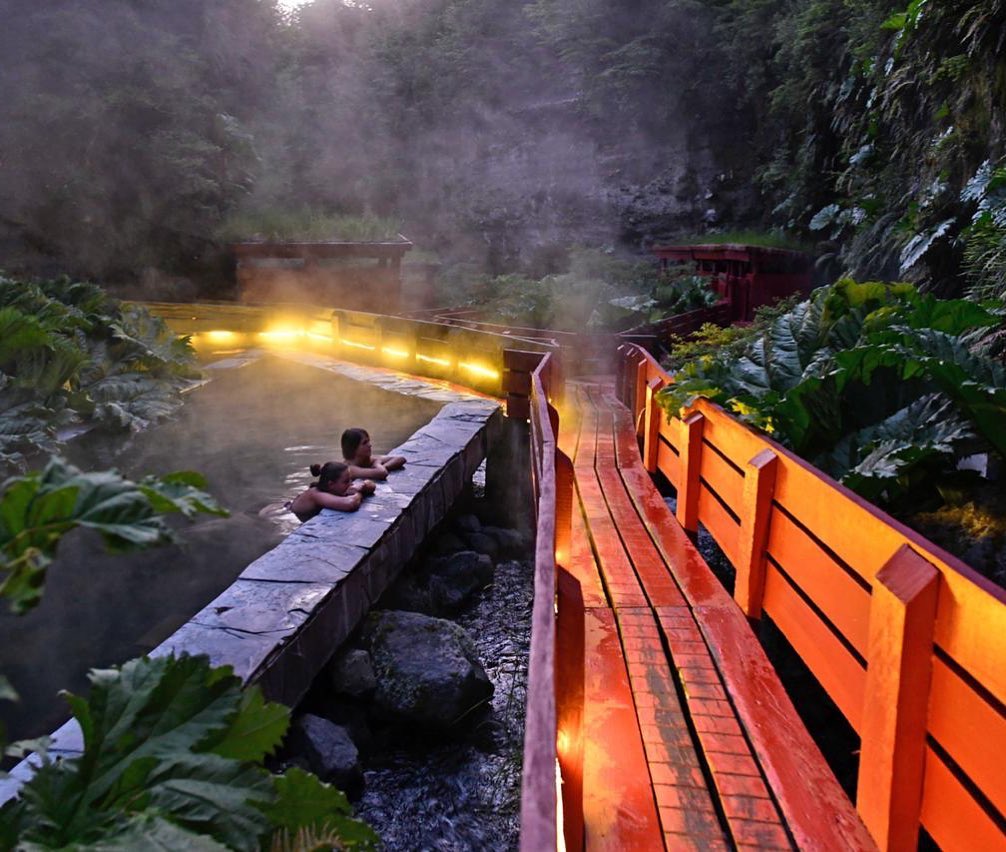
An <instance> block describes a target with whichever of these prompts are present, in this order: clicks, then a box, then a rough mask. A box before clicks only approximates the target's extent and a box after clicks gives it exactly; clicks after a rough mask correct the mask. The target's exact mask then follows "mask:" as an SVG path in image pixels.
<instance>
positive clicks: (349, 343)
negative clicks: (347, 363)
mask: <svg viewBox="0 0 1006 852" xmlns="http://www.w3.org/2000/svg"><path fill="white" fill-rule="evenodd" d="M339 343H341V344H342V345H343V346H352V347H353V348H354V349H366V350H367V351H368V352H373V351H374V350H375V349H377V347H376V346H371V345H370V344H369V343H357V342H356V341H355V340H346V338H345V337H340V338H339Z"/></svg>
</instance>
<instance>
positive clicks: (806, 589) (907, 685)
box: [618, 343, 1006, 849]
mask: <svg viewBox="0 0 1006 852" xmlns="http://www.w3.org/2000/svg"><path fill="white" fill-rule="evenodd" d="M618 375H619V387H620V390H621V398H622V400H623V401H625V402H626V404H627V405H628V406H629V408H630V410H631V412H632V415H633V418H634V419H635V422H638V423H642V424H643V426H644V434H643V437H644V441H645V446H646V450H647V453H646V459H647V461H648V463H651V464H652V466H653V468H654V469H657V470H660V471H661V472H662V473H663V474H664V475H665V476H666V477H667V479H668V480H669V481H670V482H671V484H672V485H674V487H675V488H676V489H677V490H678V497H679V499H678V516H679V519H680V520H681V522H682V524H683V525H684V526H685V527H686V528H695V527H697V525H698V524H702V525H703V526H704V527H705V528H706V529H707V530H708V531H709V532H710V534H711V535H712V536H713V538H714V539H716V541H717V543H718V544H719V546H720V547H721V549H722V550H723V552H724V553H725V555H726V556H727V558H728V559H729V560H730V562H731V563H732V564H733V566H734V567H735V569H736V570H737V579H736V583H735V593H734V594H735V599H736V600H737V602H738V604H739V605H740V606H741V607H742V609H743V610H744V611H745V612H746V613H747V614H748V616H749V617H751V618H758V617H760V615H761V613H762V612H765V613H767V614H768V615H769V616H770V617H771V618H772V620H773V621H774V622H775V624H776V626H778V627H779V629H780V630H781V631H782V632H783V633H784V634H785V635H786V637H787V638H788V640H789V642H790V644H791V645H792V646H793V647H794V649H795V650H796V651H797V652H798V653H799V654H800V656H801V657H802V658H803V660H804V662H805V663H806V664H807V665H808V667H809V668H810V670H811V671H812V672H813V673H814V675H815V677H816V678H817V679H818V681H819V682H820V683H821V685H822V686H823V687H824V688H825V690H826V691H827V692H828V694H829V695H830V696H831V697H832V699H833V700H834V701H835V703H836V705H837V706H838V707H839V709H840V710H841V711H842V712H843V713H844V715H845V716H846V718H847V719H848V720H849V722H850V724H851V725H852V727H853V728H854V729H855V730H856V731H857V733H858V734H859V735H860V736H861V738H862V739H863V743H862V755H863V763H862V766H861V769H860V784H859V789H858V795H857V808H858V810H859V811H860V813H861V815H862V817H863V819H864V822H866V823H867V826H868V827H869V828H870V831H871V833H872V834H873V836H874V838H875V839H876V841H877V842H878V844H879V845H880V846H881V848H902V847H905V848H907V847H908V846H911V847H913V848H914V840H915V838H916V837H917V836H918V830H919V826H920V825H922V826H924V827H925V828H926V830H927V831H928V832H929V834H930V835H931V836H932V837H933V838H934V839H935V840H936V842H937V843H938V844H939V845H940V846H941V847H942V848H944V849H965V848H972V849H973V848H1006V773H1003V771H1002V767H1001V765H1000V761H999V759H998V758H997V757H995V756H996V755H1000V754H1003V753H1006V590H1004V589H1002V588H1001V587H999V586H997V585H995V584H994V583H992V582H991V581H989V580H987V579H986V578H984V577H981V576H980V575H978V574H977V573H976V572H975V571H974V570H973V569H971V568H970V567H968V566H967V565H965V564H964V563H963V562H961V561H960V560H959V559H957V558H955V557H953V556H951V555H950V554H948V553H946V552H945V551H943V550H941V549H940V548H939V547H937V546H936V545H934V544H933V543H932V542H929V541H927V540H926V539H925V538H923V537H922V536H920V535H919V534H918V533H916V532H914V531H913V530H911V529H909V528H907V527H905V526H904V525H903V524H901V523H899V522H898V521H896V520H895V519H893V518H891V517H890V516H888V515H887V514H885V513H884V512H882V511H881V510H880V509H878V508H877V507H876V506H873V505H872V504H870V503H868V502H867V501H865V500H863V499H862V498H861V497H859V496H857V495H856V494H854V493H852V492H851V491H849V489H847V488H845V487H844V486H842V485H840V484H839V483H837V482H835V481H834V480H832V479H830V478H829V477H828V476H826V475H825V474H824V473H822V472H821V471H819V470H817V469H816V468H814V467H813V466H812V465H810V464H808V463H807V462H806V461H804V460H803V459H801V458H799V457H798V456H796V455H794V454H793V453H792V452H790V451H789V450H787V449H786V448H785V447H782V446H781V445H779V444H778V443H776V442H775V441H772V440H771V439H770V438H768V437H766V436H764V435H761V434H759V433H757V432H755V431H754V430H752V429H750V428H749V427H747V426H745V425H744V424H742V423H740V422H739V421H738V420H736V419H735V418H734V417H732V416H731V415H729V414H728V413H727V412H725V411H724V410H723V409H722V408H720V407H719V406H717V405H714V404H713V403H711V402H709V401H708V400H704V399H700V400H697V401H696V403H695V404H694V405H693V406H692V408H691V409H689V410H688V411H686V412H683V417H684V419H681V418H678V417H672V418H670V419H668V418H667V417H666V416H664V415H663V412H655V411H654V410H653V408H654V406H656V405H657V403H656V402H655V394H654V393H653V392H652V390H651V389H652V388H653V387H656V386H658V385H659V384H660V383H663V382H670V381H672V380H673V379H672V377H671V376H670V375H669V374H668V373H667V372H665V371H664V370H663V369H662V368H661V367H660V366H659V364H657V363H656V361H655V360H654V359H653V357H652V356H651V355H650V354H649V353H647V352H646V351H645V350H643V349H642V348H640V347H638V346H636V345H634V344H629V343H627V344H623V345H622V346H621V347H620V348H619V373H618ZM648 466H649V464H648ZM878 762H879V763H878ZM867 764H868V765H867Z"/></svg>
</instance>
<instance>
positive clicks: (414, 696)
mask: <svg viewBox="0 0 1006 852" xmlns="http://www.w3.org/2000/svg"><path fill="white" fill-rule="evenodd" d="M362 642H363V644H364V646H365V647H367V649H368V650H369V651H370V655H371V658H372V659H373V662H374V669H375V671H376V673H377V689H376V690H375V692H374V698H373V702H374V707H375V708H376V709H377V710H378V711H379V712H381V713H383V714H384V715H386V716H389V717H391V718H393V719H396V720H398V721H402V722H413V723H416V724H419V725H425V726H429V727H432V728H438V729H445V728H449V727H452V726H454V725H456V724H457V723H459V722H460V721H461V720H462V719H464V718H465V717H466V716H467V715H468V714H469V713H471V712H472V710H474V709H475V708H477V707H479V706H480V705H483V704H484V703H485V702H486V701H488V700H489V698H490V697H491V696H492V694H493V686H492V684H491V683H490V682H489V678H488V676H487V675H486V673H485V670H484V669H483V668H482V665H481V663H480V662H479V659H478V654H477V652H476V649H475V645H474V643H473V642H472V640H471V638H470V637H469V636H468V634H467V633H466V632H465V631H464V630H463V629H462V628H461V627H459V626H458V625H456V624H453V623H452V622H450V621H445V620H443V619H439V618H431V617H429V616H426V615H422V614H420V613H413V612H395V611H390V612H388V611H385V612H375V613H371V615H370V616H369V617H368V619H367V621H366V623H365V624H364V627H363V632H362Z"/></svg>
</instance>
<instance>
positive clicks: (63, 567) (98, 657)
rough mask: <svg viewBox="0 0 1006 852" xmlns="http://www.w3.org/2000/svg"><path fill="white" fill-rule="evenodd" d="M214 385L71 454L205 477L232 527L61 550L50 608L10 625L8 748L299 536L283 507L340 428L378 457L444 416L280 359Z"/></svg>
mask: <svg viewBox="0 0 1006 852" xmlns="http://www.w3.org/2000/svg"><path fill="white" fill-rule="evenodd" d="M208 375H210V376H212V381H210V382H209V383H208V384H207V385H205V386H204V387H202V388H200V389H199V390H197V391H194V392H193V393H192V394H191V395H190V397H189V399H188V400H187V402H186V404H185V406H183V407H182V409H181V410H180V411H179V412H178V413H177V415H176V418H175V419H174V420H172V421H170V422H167V423H164V424H161V425H159V426H157V427H156V428H154V429H151V430H150V431H147V432H142V433H139V434H136V435H133V436H126V437H123V436H121V435H120V436H116V437H115V438H113V439H109V438H108V437H104V436H98V435H84V436H82V437H81V438H78V439H77V440H76V441H74V442H72V443H71V444H70V445H68V446H67V448H66V451H65V455H66V457H67V458H68V459H69V460H70V461H71V462H73V463H74V464H76V465H77V466H78V467H81V468H83V469H85V470H101V469H106V468H109V467H115V468H118V469H119V470H120V471H122V472H123V473H124V474H125V475H127V476H129V477H131V478H140V477H142V476H145V475H146V474H150V473H155V474H164V473H168V472H170V471H174V470H196V471H199V472H200V473H202V474H203V475H204V476H205V477H206V478H207V481H208V485H207V490H208V491H209V492H210V493H212V494H213V495H214V496H215V497H216V498H217V500H218V501H219V502H220V503H221V504H222V505H224V506H225V507H226V508H227V509H228V510H229V511H230V512H231V516H230V517H229V518H207V517H206V516H202V517H199V518H197V519H196V520H195V522H194V523H191V524H189V523H185V522H184V521H183V522H181V523H180V524H179V531H180V532H181V534H182V537H183V539H184V542H183V544H181V545H179V546H171V547H164V548H157V549H154V550H149V551H145V552H141V553H138V554H132V555H126V556H114V557H112V556H107V555H105V554H104V553H103V552H102V549H101V545H100V543H99V542H97V540H96V538H94V537H92V536H89V535H87V534H77V533H75V534H73V535H71V536H69V537H68V538H67V539H66V540H64V542H63V543H62V545H61V548H60V552H59V556H58V558H57V560H56V562H55V563H54V564H53V566H52V568H51V570H50V572H49V577H48V582H47V584H46V591H45V595H44V597H43V598H42V603H41V604H40V605H39V606H38V607H37V608H36V609H35V610H33V611H32V612H30V613H29V614H28V615H24V616H12V615H10V614H9V613H8V612H7V611H6V610H4V611H3V613H2V614H0V635H2V636H3V642H2V644H0V671H2V672H3V673H4V674H5V675H6V676H7V677H8V678H9V680H10V681H11V683H12V684H13V686H14V688H15V689H16V690H17V691H18V693H19V694H20V696H21V700H20V702H18V703H16V704H15V703H9V702H2V703H0V719H2V720H3V722H4V723H5V725H6V726H7V735H8V739H17V738H21V737H29V736H37V735H40V734H46V733H49V732H50V731H52V730H53V729H54V728H55V727H57V726H58V725H59V724H60V723H62V722H63V721H64V720H65V719H66V718H67V716H68V715H69V711H68V708H67V706H66V704H65V702H64V701H63V700H62V699H60V698H58V697H57V693H58V691H59V690H60V689H69V690H70V691H72V692H78V693H79V692H82V691H85V690H86V687H87V679H86V674H87V671H88V670H89V669H91V668H94V667H96V666H97V667H100V666H109V665H114V664H117V663H120V662H123V661H125V660H127V659H129V658H131V657H135V656H138V655H140V654H143V653H145V652H147V651H149V650H151V649H152V648H154V647H155V646H156V645H158V644H160V642H161V641H163V640H164V639H165V638H167V637H168V636H170V635H171V634H172V633H173V632H174V631H175V630H176V629H177V628H178V627H179V626H180V625H182V624H183V623H185V622H186V621H187V620H188V619H189V618H190V617H191V616H192V615H193V614H195V613H196V612H197V611H198V610H199V609H201V608H202V607H203V606H204V605H205V604H206V603H208V602H209V601H210V600H212V599H213V598H214V597H216V596H217V595H218V594H219V593H220V592H221V591H222V590H223V589H225V588H226V587H227V586H229V585H230V584H231V582H232V581H233V580H234V578H235V577H236V576H237V575H238V574H240V573H241V570H242V569H243V568H244V567H245V566H246V565H247V564H248V563H249V562H251V561H252V560H254V559H256V558H257V557H259V556H260V555H261V554H263V553H264V552H265V551H267V550H269V549H270V548H272V547H274V546H275V545H276V544H277V543H278V542H279V541H280V540H281V539H282V538H283V536H284V535H285V534H286V533H287V532H289V531H290V529H292V528H294V527H296V526H298V522H297V520H296V518H294V517H293V516H292V515H290V514H289V513H288V512H286V511H285V510H284V509H283V508H282V504H283V503H284V502H285V501H286V500H288V499H289V498H291V497H293V496H294V495H295V494H297V492H298V491H300V490H302V489H303V488H304V487H306V486H307V484H308V483H309V482H310V481H311V474H310V471H309V470H308V468H309V466H310V465H311V463H313V462H319V463H320V462H325V461H328V460H331V459H338V458H340V456H341V453H340V450H339V436H340V435H341V434H342V430H343V429H345V428H347V427H349V426H363V427H365V428H366V429H368V430H369V431H370V434H371V438H372V439H373V444H374V448H375V450H377V451H381V450H386V449H390V448H391V447H393V446H395V445H397V444H399V443H402V442H403V441H404V440H405V439H406V438H408V437H409V436H410V435H411V434H412V433H413V432H415V431H416V430H417V429H418V428H419V427H420V426H422V425H423V424H425V423H427V422H428V421H429V420H430V419H432V418H433V417H434V416H435V415H436V413H437V411H438V410H439V409H440V405H441V404H440V403H438V402H433V401H430V400H426V399H422V398H418V397H414V396H403V395H401V394H397V393H392V392H389V391H386V390H382V389H380V388H377V387H373V386H370V385H367V384H365V383H363V382H358V381H354V380H352V379H348V378H344V377H342V376H339V375H336V374H333V373H330V372H327V371H323V370H319V369H315V368H313V367H306V366H303V365H301V364H297V363H294V362H291V361H286V360H284V359H282V358H278V357H274V356H264V357H262V358H260V359H258V360H256V361H254V362H252V363H250V364H248V365H247V366H244V367H241V368H235V369H227V370H213V371H208Z"/></svg>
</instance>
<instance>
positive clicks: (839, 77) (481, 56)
mask: <svg viewBox="0 0 1006 852" xmlns="http://www.w3.org/2000/svg"><path fill="white" fill-rule="evenodd" d="M4 11H5V15H4V20H5V26H4V28H3V31H2V32H0V50H2V55H3V57H4V59H3V62H2V63H0V87H2V90H3V91H4V92H5V93H6V94H5V97H4V98H3V99H2V101H0V151H2V152H3V156H2V159H0V251H2V256H3V258H4V261H3V263H4V265H5V266H6V267H7V268H8V269H9V270H10V271H14V272H28V273H41V274H50V275H51V274H56V273H63V272H66V273H70V274H73V275H82V276H88V277H95V278H98V279H100V280H104V281H110V282H114V281H121V280H138V279H142V278H144V276H147V278H150V276H151V274H152V271H154V272H156V273H157V274H158V275H168V276H179V275H180V276H187V277H190V278H192V279H194V280H198V281H200V282H203V284H204V285H205V284H206V282H211V283H212V282H217V284H216V286H219V282H220V281H221V280H222V278H223V277H224V276H225V273H226V262H227V252H226V250H225V244H224V238H223V236H222V235H225V234H230V233H231V231H228V223H231V224H232V223H233V222H234V221H241V217H249V216H253V217H254V216H256V215H259V216H266V217H268V216H274V215H275V214H276V212H277V211H279V212H280V213H282V212H284V211H289V210H310V211H312V212H313V215H316V216H318V217H325V216H380V217H387V218H390V219H394V220H396V221H400V222H401V223H402V227H403V229H404V230H405V231H406V232H408V235H409V236H410V237H411V238H413V239H414V240H416V241H417V242H418V243H419V244H420V245H422V246H424V247H426V248H428V249H430V250H432V251H435V252H437V253H438V254H439V255H440V256H441V257H443V258H447V259H449V260H464V261H466V262H469V263H473V264H475V266H476V267H477V268H479V269H481V270H482V271H485V272H488V273H492V274H502V273H528V274H532V275H539V276H540V275H545V274H550V273H556V272H563V271H565V269H564V268H562V267H563V263H564V257H565V256H564V254H563V251H562V249H563V248H564V247H567V246H569V245H571V244H574V243H576V244H581V245H594V246H619V245H621V246H623V247H627V248H628V249H630V250H637V251H638V250H639V249H641V248H644V247H645V246H646V245H647V244H649V242H651V241H653V240H662V239H668V238H675V237H684V236H695V235H701V234H702V233H704V232H708V231H711V230H712V231H716V230H723V229H733V228H740V227H754V228H760V229H764V230H771V229H783V230H786V231H788V232H790V233H791V234H793V235H794V236H795V237H797V238H804V239H807V240H810V241H812V242H817V244H818V248H819V253H820V254H823V255H824V256H825V260H824V263H825V268H826V271H827V272H830V273H833V274H832V277H834V275H837V274H838V273H839V272H841V271H848V272H850V273H852V274H854V275H856V276H857V277H860V278H888V279H890V278H895V277H899V278H907V279H910V280H913V281H916V282H917V283H920V284H922V285H923V286H932V287H935V288H936V289H937V290H938V291H939V292H942V293H944V294H947V295H950V294H957V293H960V292H961V291H962V290H964V289H966V288H972V289H977V290H979V291H981V292H982V293H985V294H986V295H988V294H996V293H999V294H1001V293H1002V290H1003V277H1004V275H1003V262H1004V257H1006V167H1004V161H1003V156H1004V151H1003V139H1004V133H1003V130H1004V127H1003V124H1004V122H1003V119H1004V104H1006V92H1004V91H1003V87H1004V85H1006V84H1004V82H1003V81H1004V80H1006V74H1004V73H1003V72H1004V70H1006V69H1004V62H1006V60H1004V58H1003V57H1004V55H1006V54H1004V52H1003V50H1002V47H1003V44H1002V42H1003V39H1004V38H1006V35H1004V33H1006V3H1003V2H1002V0H981V2H977V1H976V0H943V2H939V3H937V2H935V0H898V2H890V0H575V2H574V0H533V2H516V3H495V2H490V0H372V2H370V3H368V4H361V3H356V2H352V3H351V2H346V1H345V0H315V2H313V3H308V4H306V5H304V6H302V7H300V8H299V9H297V10H296V11H294V12H292V13H285V12H283V11H282V10H281V9H280V8H279V7H278V6H277V5H276V4H275V3H274V2H272V0H217V2H214V3H206V2H203V0H173V2H170V3H169V2H167V0H52V2H48V3H45V4H38V3H29V2H27V0H6V2H5V3H4ZM829 264H830V265H829ZM962 273H964V274H962ZM154 277H156V276H154Z"/></svg>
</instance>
